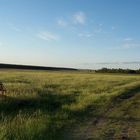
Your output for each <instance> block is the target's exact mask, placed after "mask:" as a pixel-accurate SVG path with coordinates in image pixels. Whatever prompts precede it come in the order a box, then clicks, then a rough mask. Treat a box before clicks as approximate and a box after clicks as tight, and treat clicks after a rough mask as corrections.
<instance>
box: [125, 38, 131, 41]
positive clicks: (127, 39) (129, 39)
mask: <svg viewBox="0 0 140 140" xmlns="http://www.w3.org/2000/svg"><path fill="white" fill-rule="evenodd" d="M132 40H133V38H125V39H124V41H132Z"/></svg>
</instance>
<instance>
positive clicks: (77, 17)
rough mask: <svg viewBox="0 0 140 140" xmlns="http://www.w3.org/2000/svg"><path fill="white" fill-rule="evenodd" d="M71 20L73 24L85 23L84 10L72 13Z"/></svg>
mask: <svg viewBox="0 0 140 140" xmlns="http://www.w3.org/2000/svg"><path fill="white" fill-rule="evenodd" d="M73 22H74V23H75V24H85V22H86V15H85V13H84V12H77V13H75V14H74V15H73Z"/></svg>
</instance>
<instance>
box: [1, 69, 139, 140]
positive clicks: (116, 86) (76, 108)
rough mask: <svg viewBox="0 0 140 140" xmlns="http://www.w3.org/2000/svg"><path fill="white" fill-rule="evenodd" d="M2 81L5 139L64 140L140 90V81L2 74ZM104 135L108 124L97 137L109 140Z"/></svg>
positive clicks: (101, 76)
mask: <svg viewBox="0 0 140 140" xmlns="http://www.w3.org/2000/svg"><path fill="white" fill-rule="evenodd" d="M0 81H2V82H3V83H4V85H5V86H6V88H7V93H6V96H4V97H2V96H1V97H0V139H2V140H59V139H60V140H62V139H66V137H69V136H68V135H69V134H70V133H73V132H72V131H71V130H73V129H74V128H75V127H77V126H78V125H81V121H82V122H83V123H84V121H85V122H86V121H87V120H88V118H91V117H92V118H94V119H97V118H98V117H100V116H101V115H103V114H104V113H105V112H106V111H107V110H108V109H109V107H110V106H111V105H112V101H113V100H112V99H113V98H114V97H116V98H117V96H118V95H119V94H122V93H125V92H127V91H128V90H129V89H131V88H135V87H139V85H140V76H137V75H113V74H94V73H91V74H90V73H83V72H82V73H80V72H75V73H74V72H51V71H50V72H49V71H47V72H46V71H26V70H20V71H16V70H3V71H2V70H1V71H0ZM121 106H124V105H123V103H121ZM118 108H119V107H118ZM115 111H116V112H117V109H116V110H115ZM115 111H114V112H115ZM119 112H121V111H119ZM136 112H137V114H138V111H135V113H136ZM135 113H134V114H135ZM114 114H115V113H114ZM114 114H113V113H110V114H109V115H112V116H113V115H114ZM137 116H138V117H139V115H137ZM108 125H112V123H108ZM115 127H116V126H114V128H115ZM119 127H122V126H121V125H119ZM119 127H116V129H115V132H116V133H117V132H118V134H119V133H120V132H119V130H120V129H119ZM69 130H70V131H69ZM105 130H106V131H107V124H105V125H104V127H103V129H102V131H100V132H97V137H101V138H102V139H105V136H104V135H103V133H102V132H105ZM68 131H69V132H68ZM66 134H68V135H67V136H66Z"/></svg>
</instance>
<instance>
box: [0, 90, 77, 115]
mask: <svg viewBox="0 0 140 140" xmlns="http://www.w3.org/2000/svg"><path fill="white" fill-rule="evenodd" d="M73 102H75V96H74V95H73V94H71V95H60V94H51V93H42V92H41V91H40V92H39V93H38V96H37V97H33V98H31V97H24V98H20V97H10V96H0V113H4V114H6V115H11V114H16V113H18V112H19V111H24V112H25V113H30V112H33V111H35V110H38V109H39V110H41V111H42V112H46V113H51V112H55V111H57V110H60V109H61V107H62V105H65V104H71V103H73Z"/></svg>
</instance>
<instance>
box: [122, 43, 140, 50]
mask: <svg viewBox="0 0 140 140" xmlns="http://www.w3.org/2000/svg"><path fill="white" fill-rule="evenodd" d="M139 47H140V44H137V43H125V44H124V45H123V48H124V49H131V48H139Z"/></svg>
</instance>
